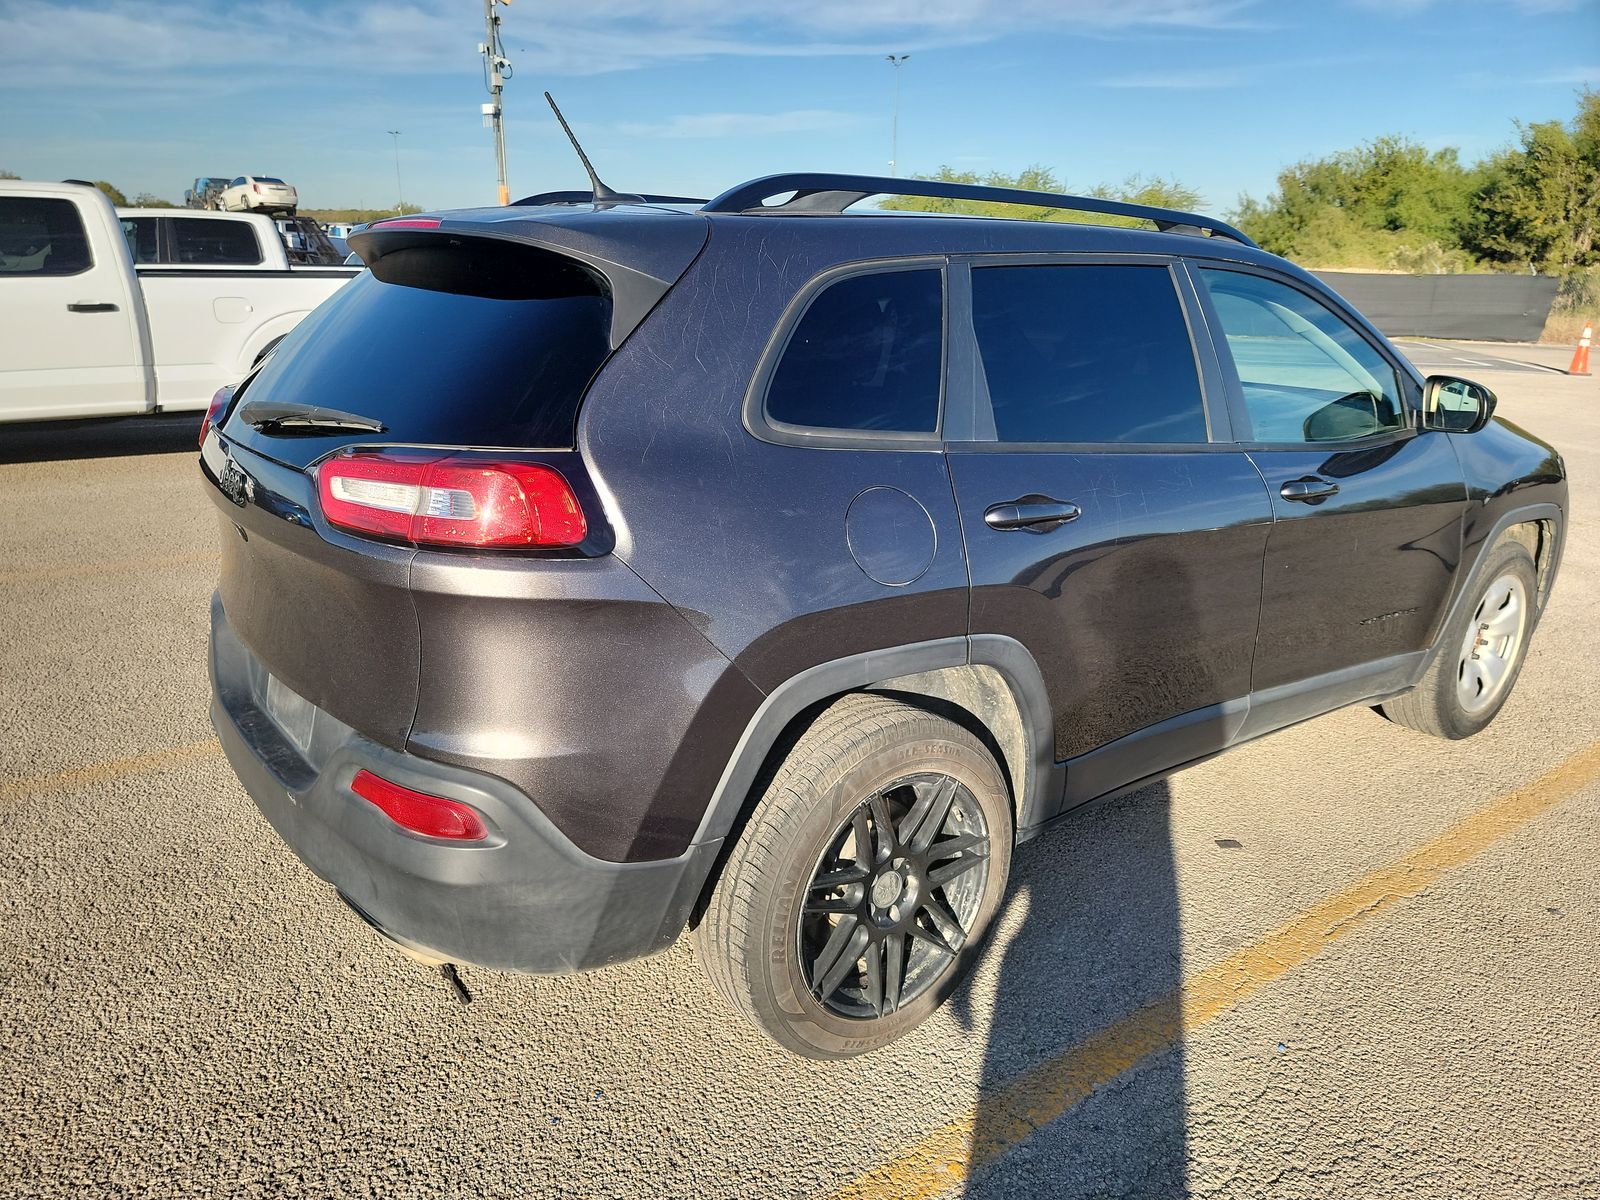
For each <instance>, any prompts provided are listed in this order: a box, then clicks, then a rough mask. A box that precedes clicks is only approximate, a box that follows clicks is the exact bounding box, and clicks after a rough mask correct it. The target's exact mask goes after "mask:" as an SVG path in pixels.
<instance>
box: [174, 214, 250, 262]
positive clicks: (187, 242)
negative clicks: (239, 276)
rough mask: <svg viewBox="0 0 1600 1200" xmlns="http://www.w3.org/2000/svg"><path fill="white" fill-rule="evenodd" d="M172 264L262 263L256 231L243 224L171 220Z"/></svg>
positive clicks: (181, 219)
mask: <svg viewBox="0 0 1600 1200" xmlns="http://www.w3.org/2000/svg"><path fill="white" fill-rule="evenodd" d="M172 254H173V261H174V262H179V263H206V264H210V263H222V264H225V265H229V266H244V267H252V266H255V265H256V264H258V263H260V261H261V246H260V244H259V243H257V241H256V234H255V230H253V229H251V228H250V226H249V224H248V223H246V222H244V221H208V220H206V219H205V218H203V217H173V218H172Z"/></svg>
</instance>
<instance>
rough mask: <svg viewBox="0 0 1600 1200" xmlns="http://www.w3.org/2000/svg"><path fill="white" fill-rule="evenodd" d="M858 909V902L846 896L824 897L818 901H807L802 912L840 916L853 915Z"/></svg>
mask: <svg viewBox="0 0 1600 1200" xmlns="http://www.w3.org/2000/svg"><path fill="white" fill-rule="evenodd" d="M859 907H860V904H859V902H858V901H855V900H852V899H850V898H849V897H848V896H824V897H822V898H821V899H820V900H807V901H806V903H805V908H804V909H803V910H802V911H804V912H805V913H807V914H808V915H809V914H816V913H837V914H841V915H842V914H844V913H854V912H855V911H856V909H857V908H859Z"/></svg>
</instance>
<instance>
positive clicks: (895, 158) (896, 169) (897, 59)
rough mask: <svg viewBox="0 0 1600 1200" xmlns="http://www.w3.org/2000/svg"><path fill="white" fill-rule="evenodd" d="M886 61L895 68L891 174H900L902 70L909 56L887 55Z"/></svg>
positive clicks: (890, 147) (891, 126) (890, 151)
mask: <svg viewBox="0 0 1600 1200" xmlns="http://www.w3.org/2000/svg"><path fill="white" fill-rule="evenodd" d="M883 57H884V61H885V62H887V63H888V64H889V65H890V66H891V67H893V68H894V119H893V121H892V122H891V124H890V134H889V174H890V175H894V176H897V175H899V174H900V68H901V66H903V65H904V63H905V61H906V59H908V58H910V57H911V55H909V54H885V55H884V56H883Z"/></svg>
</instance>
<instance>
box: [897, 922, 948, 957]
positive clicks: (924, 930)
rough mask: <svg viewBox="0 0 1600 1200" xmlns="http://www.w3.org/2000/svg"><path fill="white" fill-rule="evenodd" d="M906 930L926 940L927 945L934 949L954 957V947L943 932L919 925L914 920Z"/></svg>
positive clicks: (915, 936)
mask: <svg viewBox="0 0 1600 1200" xmlns="http://www.w3.org/2000/svg"><path fill="white" fill-rule="evenodd" d="M906 932H907V933H909V934H910V935H911V936H912V937H914V938H918V939H919V940H921V941H924V942H927V943H928V944H929V945H931V946H932V947H934V949H936V950H942V951H943V952H944V953H946V954H948V955H949V956H950V957H951V958H954V957H955V955H956V948H955V947H954V946H952V945H951V944H950V943H949V942H947V941H946V940H945V937H944V934H942V933H940V932H939V931H938V930H937V929H929V928H928V927H927V926H925V925H920V924H918V923H917V922H916V921H913V922H912V923H911V927H910V928H909V929H907V930H906Z"/></svg>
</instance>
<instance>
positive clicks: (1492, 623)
mask: <svg viewBox="0 0 1600 1200" xmlns="http://www.w3.org/2000/svg"><path fill="white" fill-rule="evenodd" d="M1486 615H1487V616H1488V626H1489V627H1488V629H1486V630H1485V631H1484V632H1485V633H1487V634H1489V636H1490V637H1497V638H1499V637H1510V636H1511V635H1512V634H1514V633H1516V632H1517V630H1518V629H1519V628H1521V626H1522V601H1521V600H1519V599H1518V598H1517V594H1516V593H1515V592H1511V593H1509V594H1508V595H1507V597H1506V602H1505V603H1504V604H1502V605H1501V606H1500V607H1499V609H1497V610H1496V611H1494V612H1491V613H1488V614H1486Z"/></svg>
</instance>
